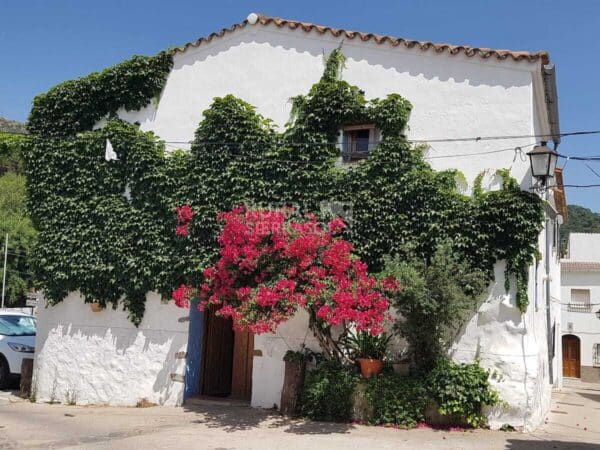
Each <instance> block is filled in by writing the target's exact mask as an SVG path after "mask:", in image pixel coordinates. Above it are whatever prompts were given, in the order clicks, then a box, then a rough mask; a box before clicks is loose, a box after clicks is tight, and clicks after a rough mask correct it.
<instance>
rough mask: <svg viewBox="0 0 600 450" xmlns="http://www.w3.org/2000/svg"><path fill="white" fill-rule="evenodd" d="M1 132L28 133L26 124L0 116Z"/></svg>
mask: <svg viewBox="0 0 600 450" xmlns="http://www.w3.org/2000/svg"><path fill="white" fill-rule="evenodd" d="M0 132H4V133H21V134H23V133H27V129H26V128H25V124H24V123H21V122H17V121H16V120H9V119H5V118H4V117H0Z"/></svg>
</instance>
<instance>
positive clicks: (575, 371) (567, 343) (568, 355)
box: [562, 334, 581, 378]
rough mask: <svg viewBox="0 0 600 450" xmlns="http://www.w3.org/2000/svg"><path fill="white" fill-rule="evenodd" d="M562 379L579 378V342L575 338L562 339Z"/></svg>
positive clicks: (571, 336) (566, 335) (567, 335)
mask: <svg viewBox="0 0 600 450" xmlns="http://www.w3.org/2000/svg"><path fill="white" fill-rule="evenodd" d="M562 363H563V377H570V378H581V342H580V341H579V338H578V337H577V336H574V335H572V334H565V335H564V336H563V337H562Z"/></svg>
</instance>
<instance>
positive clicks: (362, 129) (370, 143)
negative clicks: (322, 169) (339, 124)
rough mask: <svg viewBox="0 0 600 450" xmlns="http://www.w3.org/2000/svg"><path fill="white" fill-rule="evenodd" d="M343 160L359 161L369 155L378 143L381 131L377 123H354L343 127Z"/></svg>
mask: <svg viewBox="0 0 600 450" xmlns="http://www.w3.org/2000/svg"><path fill="white" fill-rule="evenodd" d="M340 134H341V140H342V142H341V143H342V160H343V161H344V162H352V161H359V160H361V159H366V158H368V157H369V151H371V149H373V148H374V147H375V146H376V145H377V140H378V139H379V132H378V130H377V129H376V128H375V125H352V126H346V127H344V128H342V131H341V133H340Z"/></svg>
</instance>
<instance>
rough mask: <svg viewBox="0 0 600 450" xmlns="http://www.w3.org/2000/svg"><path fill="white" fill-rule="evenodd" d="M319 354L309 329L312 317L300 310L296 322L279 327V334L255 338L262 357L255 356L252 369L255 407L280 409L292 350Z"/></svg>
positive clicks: (289, 322)
mask: <svg viewBox="0 0 600 450" xmlns="http://www.w3.org/2000/svg"><path fill="white" fill-rule="evenodd" d="M303 343H304V344H305V345H306V346H307V347H308V348H310V349H312V350H315V351H319V344H318V343H317V341H316V339H315V338H314V337H313V335H312V333H310V331H309V330H308V314H307V313H306V312H305V311H299V312H298V313H297V314H296V315H295V316H294V318H293V319H292V320H290V321H288V322H286V323H284V324H282V325H280V326H279V329H278V330H277V333H275V334H263V335H258V336H255V337H254V350H255V355H256V353H257V352H256V351H257V350H259V353H260V354H261V356H254V360H253V367H252V402H251V405H252V406H253V407H258V408H272V407H273V406H274V405H275V406H277V407H279V403H280V400H281V390H282V389H283V376H284V372H285V363H284V362H283V357H284V355H285V353H286V352H287V351H288V350H290V349H291V350H300V349H301V346H302V344H303Z"/></svg>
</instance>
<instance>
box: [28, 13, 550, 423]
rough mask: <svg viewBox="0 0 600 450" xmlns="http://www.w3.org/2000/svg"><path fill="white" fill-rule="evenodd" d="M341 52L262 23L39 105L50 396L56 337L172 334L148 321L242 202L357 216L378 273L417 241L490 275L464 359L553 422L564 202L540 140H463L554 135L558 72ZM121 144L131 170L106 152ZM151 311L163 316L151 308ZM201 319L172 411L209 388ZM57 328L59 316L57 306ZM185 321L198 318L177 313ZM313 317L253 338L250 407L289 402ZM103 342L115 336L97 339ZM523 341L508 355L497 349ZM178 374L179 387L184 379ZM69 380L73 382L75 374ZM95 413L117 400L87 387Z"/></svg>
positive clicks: (34, 202)
mask: <svg viewBox="0 0 600 450" xmlns="http://www.w3.org/2000/svg"><path fill="white" fill-rule="evenodd" d="M253 21H254V23H252V22H253ZM341 40H342V39H341V37H339V36H336V35H335V33H325V34H323V33H320V32H319V31H316V30H313V31H310V30H304V31H294V30H293V29H291V28H290V29H287V28H284V30H283V32H282V30H281V27H280V26H279V25H277V24H274V23H263V22H261V21H260V20H259V21H258V22H257V21H256V20H254V19H252V18H249V19H248V21H246V22H244V24H243V26H242V27H240V28H235V29H233V30H232V31H230V32H227V33H223V36H222V37H214V38H213V39H212V40H211V41H210V42H206V41H202V40H201V41H199V42H198V43H197V45H194V46H186V47H185V48H182V49H176V50H173V51H169V52H163V53H160V54H159V55H156V56H154V57H134V58H132V59H131V60H129V61H126V62H124V63H122V64H119V65H117V66H115V67H113V68H109V69H107V70H105V71H103V72H101V73H97V74H92V75H90V76H88V77H84V78H82V79H79V80H74V81H68V82H66V83H63V84H61V85H59V86H56V87H54V88H52V89H51V90H50V91H48V92H47V93H46V94H42V95H40V96H38V97H37V98H36V99H35V101H34V105H33V109H32V112H31V115H30V120H29V131H30V132H31V134H32V137H31V139H30V140H29V143H28V148H27V151H26V152H25V156H26V170H27V175H28V189H29V196H30V211H31V214H32V218H33V221H34V224H35V225H36V227H37V228H38V230H39V236H38V244H37V257H36V261H37V268H36V269H37V276H38V278H39V280H40V281H41V284H42V287H43V288H44V292H45V297H46V300H47V301H48V303H49V304H50V305H55V306H51V307H49V308H51V309H53V310H55V311H62V312H63V313H64V317H62V319H60V321H59V322H60V323H50V322H51V321H48V323H47V324H45V325H42V327H41V328H42V330H43V332H42V336H41V339H40V341H41V344H42V348H41V352H40V353H41V354H40V355H39V356H38V359H39V362H38V364H37V379H38V381H39V383H41V384H40V385H39V386H38V391H39V392H40V394H41V398H43V397H44V393H45V392H46V391H48V389H50V387H49V386H53V385H55V384H56V381H55V379H52V376H53V375H52V369H54V370H55V371H56V369H57V367H58V366H57V365H56V361H55V358H54V357H53V355H54V354H55V353H56V352H57V350H58V349H61V346H60V344H59V343H58V341H57V339H55V334H56V327H57V326H61V327H64V326H66V325H67V324H70V325H71V326H72V327H74V328H73V331H72V332H71V333H74V334H77V333H78V332H79V333H80V334H81V333H83V334H84V335H85V331H86V330H91V329H92V328H93V327H98V326H99V325H98V324H97V323H96V322H97V321H98V320H100V326H101V327H105V329H106V330H108V331H110V330H111V326H113V323H112V322H111V320H112V318H113V317H117V316H119V319H118V320H119V322H120V323H122V322H123V319H122V317H123V316H124V315H126V316H127V318H128V322H129V323H130V325H129V326H125V325H123V326H125V328H127V330H128V331H126V332H125V334H127V335H128V336H131V339H134V340H137V338H138V337H139V336H140V333H142V334H144V333H146V332H147V330H153V331H157V330H159V331H160V332H161V333H162V334H164V332H165V331H164V330H169V329H171V328H170V326H171V324H169V323H166V322H163V323H160V322H161V321H159V320H157V318H156V317H149V316H148V312H147V310H148V302H149V301H151V300H149V298H150V297H151V298H152V301H158V300H157V296H156V295H154V296H149V294H148V293H150V292H154V293H158V294H162V296H163V298H164V299H165V300H168V293H169V292H171V290H172V289H173V288H174V287H175V286H176V285H177V284H178V283H179V282H180V281H181V280H182V279H185V280H188V281H193V282H198V281H201V280H194V279H193V278H194V277H197V276H198V275H197V274H198V273H200V271H199V270H198V269H199V268H203V267H206V266H208V265H209V264H211V263H212V262H214V260H215V256H216V248H217V247H216V242H215V237H216V235H217V233H218V225H217V223H216V220H215V217H216V214H217V213H218V212H220V211H224V210H228V209H230V208H232V207H234V206H236V205H239V204H240V203H246V204H253V205H259V206H273V205H275V206H278V205H293V206H296V207H298V208H300V209H302V210H304V211H315V212H318V213H319V214H320V215H322V217H323V218H327V217H330V216H331V215H335V214H339V213H341V214H342V215H344V216H345V217H346V219H347V220H348V222H349V224H350V227H349V229H348V231H347V236H346V237H347V238H348V239H349V240H350V241H352V242H353V244H354V245H355V247H356V250H357V252H358V254H359V255H360V256H361V258H362V259H363V260H364V261H365V262H367V263H368V265H369V268H370V270H371V271H373V272H377V271H379V270H381V269H382V267H383V264H384V260H385V258H386V257H388V256H395V255H400V256H402V255H403V252H406V251H407V249H410V252H411V254H417V255H420V256H421V257H422V258H423V259H425V260H426V259H428V258H431V257H432V255H433V253H434V252H435V249H436V248H437V247H438V245H439V244H442V243H450V245H451V246H452V247H453V249H454V250H455V251H457V252H458V253H459V254H460V255H461V256H462V258H463V259H464V261H466V262H467V263H468V264H469V265H470V266H471V267H473V268H474V269H478V270H482V271H484V272H485V273H486V274H487V276H488V281H489V282H490V286H491V287H490V289H489V293H488V296H487V298H486V299H485V301H484V302H483V305H482V306H481V309H480V310H479V312H478V313H476V314H474V317H473V319H472V320H471V321H470V322H469V323H468V324H467V325H466V326H465V327H464V328H463V330H462V335H461V336H459V337H458V339H457V342H456V345H455V346H454V347H453V349H452V352H453V357H454V358H455V359H458V360H465V361H470V360H472V359H473V358H474V357H479V358H481V360H482V364H483V365H487V366H488V367H489V368H491V369H499V368H502V369H503V370H504V371H505V375H506V377H507V379H508V380H509V381H508V382H507V383H506V384H505V385H504V388H505V389H507V390H508V392H509V394H508V395H504V396H503V397H504V398H511V397H512V398H515V397H514V392H512V391H514V390H519V389H521V390H522V389H526V390H527V389H532V388H531V387H522V386H521V387H518V386H517V385H518V383H519V381H518V380H523V379H531V381H532V383H533V384H536V383H537V387H535V388H534V389H535V390H536V392H538V393H536V394H535V395H537V396H538V397H539V399H538V400H539V401H538V402H537V404H536V405H535V406H531V405H526V404H525V403H522V404H521V403H520V400H517V405H516V406H515V408H514V411H516V412H514V411H513V412H510V413H509V415H510V414H513V416H514V417H508V418H507V415H506V413H501V412H500V413H498V414H499V417H502V420H503V423H507V422H509V421H511V420H512V421H514V422H515V423H516V422H518V421H522V423H519V424H517V425H523V423H524V424H526V425H527V424H529V423H533V422H535V421H536V420H538V416H540V415H541V414H542V413H543V410H544V408H545V407H546V406H544V405H545V403H547V399H546V391H547V393H548V394H549V387H550V382H549V378H550V374H549V370H551V367H550V366H549V365H548V361H549V358H548V352H549V351H550V348H549V343H550V341H548V340H547V333H548V332H549V330H548V324H547V320H546V316H545V313H544V312H543V309H544V308H546V304H545V303H544V302H545V301H546V300H545V295H544V293H543V289H542V288H541V287H540V286H541V285H542V282H541V276H542V274H541V269H539V267H540V266H541V264H542V262H541V261H543V258H552V255H550V254H549V253H548V252H547V251H546V247H545V245H543V242H544V240H545V239H546V236H545V232H544V231H543V230H544V226H546V227H547V226H548V224H550V225H551V222H552V220H553V217H550V216H552V214H553V213H552V211H553V208H552V205H551V203H552V199H551V198H550V204H548V203H546V202H544V201H543V200H541V199H540V198H539V197H538V196H537V195H536V194H533V193H531V192H530V191H529V187H530V185H531V178H530V176H529V173H528V163H527V161H524V160H523V159H522V156H523V155H522V150H519V149H526V148H528V146H530V145H532V144H534V143H535V139H532V138H528V139H516V140H515V139H512V140H500V141H489V142H488V141H486V142H484V143H483V142H481V141H479V140H465V141H460V140H459V141H456V140H453V139H456V138H465V137H471V136H472V137H477V136H501V135H530V134H532V133H533V132H537V131H543V130H544V129H546V128H547V127H548V126H549V124H548V123H547V122H548V119H547V117H546V116H544V115H543V114H542V113H543V108H544V101H543V99H537V98H536V96H537V95H538V93H537V89H538V83H540V82H541V81H540V80H539V79H538V74H537V72H538V71H539V70H540V67H541V65H542V64H543V61H541V60H537V59H536V58H530V60H527V61H513V60H507V61H504V60H501V59H498V60H494V61H492V60H488V59H485V58H484V57H482V56H480V55H478V54H475V55H474V56H473V55H472V56H469V55H466V54H465V55H454V56H453V55H450V54H441V55H435V54H434V53H431V52H428V51H427V50H426V49H414V50H411V49H407V48H396V46H393V45H391V44H389V43H386V42H383V43H376V42H372V41H368V40H367V41H364V42H363V43H361V42H356V41H355V40H353V39H350V40H349V41H348V42H344V43H343V44H342V43H341ZM322 52H325V54H326V55H327V57H326V58H323V57H322V55H321V53H322ZM411 94H412V95H411ZM532 97H533V98H534V103H535V104H534V108H532V105H531V98H532ZM536 102H538V103H536ZM537 109H540V111H537ZM532 111H534V112H533V114H532ZM536 111H537V112H536ZM409 125H410V129H409ZM365 130H367V131H365ZM368 130H371V131H368ZM509 131H510V132H509ZM360 133H363V134H360ZM361 139H362V141H361ZM365 140H367V141H368V142H367V143H366V147H365V146H364V145H365V143H364V141H365ZM411 140H417V141H420V142H416V143H415V142H411ZM429 141H431V142H429ZM353 143H354V144H353ZM108 145H110V147H111V148H112V149H113V151H114V153H116V158H114V157H113V158H107V154H108V153H107V146H108ZM352 145H354V147H352ZM348 146H351V147H348ZM360 146H362V147H361V148H363V149H365V150H366V151H367V152H368V156H367V157H366V158H363V157H362V156H361V157H360V158H359V159H356V160H353V159H352V158H350V160H348V159H347V158H345V156H344V149H347V148H352V149H354V150H356V149H357V148H359V147H360ZM517 147H518V149H517ZM363 156H365V155H363ZM184 203H186V204H189V205H191V206H192V208H193V209H194V211H195V213H196V217H197V220H195V221H194V223H193V225H192V227H193V229H192V230H191V231H192V232H191V233H190V236H192V238H189V239H187V238H186V239H184V238H181V237H178V236H176V234H175V232H174V230H175V227H176V220H175V214H174V211H175V207H176V206H178V205H181V204H184ZM545 211H546V212H545ZM548 212H550V216H548ZM552 228H553V227H552V226H551V227H550V229H552ZM546 229H548V227H547V228H546ZM540 233H541V234H540ZM550 251H551V252H552V248H550ZM65 298H67V299H68V301H67V302H62V301H63V300H64V299H65ZM75 301H77V302H84V301H85V302H93V303H99V304H100V306H101V307H102V308H105V309H104V311H103V312H101V313H96V314H100V315H103V316H100V315H94V313H92V312H91V311H90V310H89V309H88V310H86V309H85V308H84V309H81V307H80V306H77V311H78V312H77V314H75V315H73V314H70V312H72V311H73V309H74V308H75V307H74V306H73V302H75ZM163 307H164V308H168V307H169V305H164V304H161V306H160V308H163ZM61 308H62V309H61ZM151 310H152V314H156V309H155V306H154V305H153V306H152V309H151ZM84 311H89V313H84ZM122 311H124V312H122ZM43 314H44V313H42V317H41V321H42V322H43V321H44V316H43ZM81 314H83V315H84V316H85V317H81V316H80V315H81ZM88 315H89V316H90V317H87V316H88ZM179 315H181V313H179ZM192 316H193V315H192ZM192 316H190V318H189V328H188V330H185V325H181V326H180V325H178V327H179V328H178V329H177V330H178V331H177V332H178V333H180V332H181V330H184V331H183V333H185V332H186V331H187V332H188V333H189V335H190V339H189V343H187V342H186V343H185V345H183V344H181V345H180V348H179V349H178V348H171V349H169V351H168V352H167V354H161V353H160V350H157V352H158V353H159V354H157V355H155V356H156V358H157V361H160V360H161V358H162V359H163V360H164V361H163V364H164V365H165V366H169V365H170V364H171V361H169V359H168V358H173V357H174V356H173V353H179V352H176V351H174V350H180V352H182V351H183V352H186V353H187V362H186V363H185V365H184V362H182V361H178V362H177V364H175V365H173V367H172V369H171V370H172V371H173V372H172V373H169V374H168V376H167V377H164V378H165V381H164V384H165V386H162V385H160V383H155V386H156V385H160V386H159V387H158V388H157V389H155V392H154V394H156V395H157V396H158V397H157V398H158V400H159V401H158V402H159V403H164V404H168V403H179V402H181V401H182V399H183V395H184V391H185V395H193V394H195V393H198V392H199V391H201V385H200V386H198V385H197V383H201V381H199V380H198V378H199V377H200V378H201V375H198V373H197V372H198V371H199V370H200V369H199V367H200V366H201V365H202V357H203V353H202V352H206V349H203V350H201V349H198V348H194V346H192V344H191V343H192V340H193V338H194V337H195V338H199V337H200V338H201V334H202V333H203V326H202V324H203V322H202V321H203V319H202V318H196V319H194V318H193V317H192ZM48 317H53V320H58V319H57V314H56V313H51V314H50V315H49V316H48ZM101 317H102V318H101ZM176 320H177V323H179V324H181V323H186V322H185V320H183V319H182V318H181V317H179V318H177V317H176V313H172V315H171V321H173V322H175V321H176ZM303 320H304V318H302V317H298V318H297V320H296V319H295V320H294V321H293V323H290V324H289V325H286V327H284V328H285V329H283V330H282V331H281V334H282V336H266V337H262V336H261V337H258V336H257V337H255V339H254V350H253V355H254V357H253V369H252V404H253V405H255V406H267V407H270V406H272V404H273V403H277V402H278V392H280V387H278V386H280V385H281V382H282V365H283V362H282V356H283V353H284V352H285V350H287V348H288V347H298V346H299V345H301V344H303V343H306V344H307V345H308V346H311V345H313V344H314V342H311V338H310V337H307V335H306V333H305V330H306V324H305V322H304V321H303ZM552 320H554V319H552ZM90 321H91V322H90ZM92 322H93V324H92ZM194 327H196V328H194ZM198 333H200V336H195V334H198ZM93 335H94V336H95V338H94V339H100V340H102V339H103V335H102V333H98V332H97V330H96V331H94V333H93ZM149 335H152V333H149ZM104 336H105V335H104ZM136 336H137V337H136ZM78 339H80V338H78ZM146 339H148V340H149V341H151V340H152V337H150V336H149V337H147V338H146ZM182 339H183V337H181V336H180V340H182ZM92 340H93V339H92ZM92 340H86V339H84V342H86V344H84V345H89V343H90V342H91V341H92ZM515 342H521V343H522V344H523V345H522V352H523V353H526V354H527V355H531V354H532V351H533V352H536V353H538V354H539V355H538V356H537V359H536V361H535V364H533V365H534V366H535V369H534V370H533V371H531V369H530V368H528V369H524V368H523V367H518V364H519V362H518V361H519V357H521V360H520V361H521V362H522V356H523V355H521V354H519V353H518V352H517V353H515V347H514V343H515ZM106 345H107V348H106V349H105V351H108V352H110V351H111V350H110V348H111V347H110V345H108V344H106ZM150 347H152V346H150ZM507 349H510V356H509V357H508V358H504V357H499V356H498V355H502V354H503V352H504V353H506V351H507ZM114 351H117V350H116V349H115V350H114ZM73 356H77V355H73ZM528 357H529V356H528ZM511 358H512V359H511ZM550 359H551V358H550ZM528 371H529V372H528ZM55 373H56V372H55ZM178 375H181V376H183V375H185V377H184V378H183V380H184V381H183V382H181V381H174V380H179V378H178ZM90 377H92V378H93V375H90ZM66 378H68V379H69V380H72V379H74V377H71V376H67V377H66ZM106 381H107V380H103V382H106ZM73 382H74V381H69V383H71V384H72V383H73ZM58 383H59V386H60V388H61V389H63V390H68V389H69V387H68V386H67V384H68V383H66V382H65V380H58ZM85 383H87V384H86V386H88V387H89V386H93V385H94V383H95V381H93V380H92V381H90V380H87V381H86V382H85ZM85 383H84V384H85ZM176 383H180V384H176ZM194 383H196V385H194ZM65 386H67V387H65ZM173 386H175V388H173ZM498 388H499V390H500V391H501V393H502V389H503V386H499V387H498ZM73 389H75V388H73ZM77 389H81V390H86V388H85V387H81V388H77ZM166 391H169V392H168V393H166ZM45 395H46V396H47V395H49V394H48V393H47V392H46V394H45ZM133 395H138V394H136V393H134V394H133ZM515 395H516V394H515ZM531 395H532V392H523V398H526V397H528V396H531ZM139 396H140V398H141V397H148V396H151V395H150V394H149V395H145V396H144V395H142V394H141V393H139ZM84 397H85V395H84ZM517 398H521V397H519V395H517ZM111 401H112V400H111V399H110V398H109V399H108V400H106V399H104V402H109V403H110V402H111ZM88 402H89V403H95V402H101V401H100V399H97V398H94V396H93V395H90V396H89V400H88ZM113 403H114V402H113ZM534 403H535V402H534ZM502 414H504V415H502ZM540 417H541V416H540ZM498 420H500V419H498Z"/></svg>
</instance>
